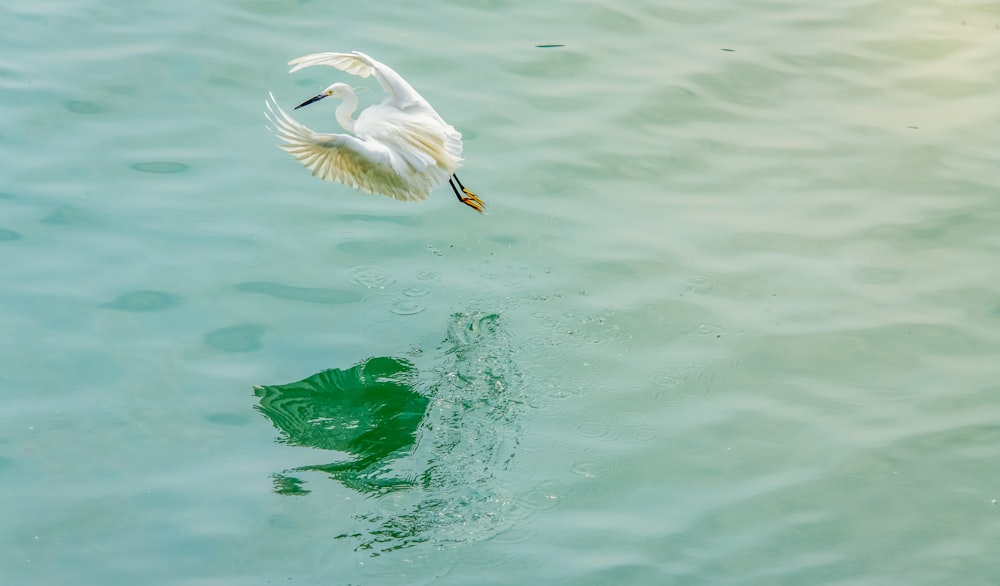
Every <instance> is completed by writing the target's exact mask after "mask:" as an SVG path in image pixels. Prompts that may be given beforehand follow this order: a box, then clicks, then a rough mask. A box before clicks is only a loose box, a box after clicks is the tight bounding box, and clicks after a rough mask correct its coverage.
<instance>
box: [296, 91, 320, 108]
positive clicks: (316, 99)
mask: <svg viewBox="0 0 1000 586" xmlns="http://www.w3.org/2000/svg"><path fill="white" fill-rule="evenodd" d="M325 97H326V94H320V95H318V96H313V97H311V98H309V99H308V100H306V101H304V102H302V103H301V104H299V105H298V106H295V108H293V110H298V109H299V108H302V107H303V106H308V105H309V104H313V103H315V102H318V101H320V100H322V99H323V98H325Z"/></svg>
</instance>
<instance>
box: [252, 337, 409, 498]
mask: <svg viewBox="0 0 1000 586" xmlns="http://www.w3.org/2000/svg"><path fill="white" fill-rule="evenodd" d="M414 372H415V370H414V368H413V365H412V364H410V363H409V362H408V361H406V360H403V359H398V358H389V357H378V358H369V359H368V360H365V361H363V362H361V363H360V364H358V365H356V366H354V367H353V368H349V369H347V370H340V369H337V368H332V369H330V370H324V371H322V372H318V373H316V374H314V375H312V376H310V377H308V378H306V379H304V380H301V381H299V382H295V383H291V384H287V385H273V386H259V387H257V388H256V389H254V394H256V395H257V396H258V397H260V404H259V405H257V407H256V408H257V410H258V411H260V412H261V413H263V414H264V415H265V416H266V417H267V418H268V419H270V420H271V423H273V424H274V426H275V427H276V428H277V429H278V430H279V431H280V432H281V434H282V435H281V439H280V441H282V442H284V443H287V444H290V445H295V446H304V447H310V448H318V449H321V450H334V451H338V452H345V453H346V454H348V455H349V456H350V459H349V460H347V461H343V462H336V463H331V464H319V465H312V466H301V467H299V468H295V469H293V471H307V470H317V471H322V472H326V473H327V474H329V475H330V476H331V477H333V478H336V479H337V480H339V481H340V482H342V483H343V484H344V485H345V486H347V487H349V488H353V489H355V490H358V491H360V492H366V493H383V492H387V491H389V490H394V489H396V488H405V487H409V486H411V485H412V484H413V480H412V479H409V478H391V477H388V478H387V477H384V476H383V474H382V472H383V471H384V469H385V467H386V465H387V464H388V463H389V462H390V461H391V460H392V459H394V458H396V457H398V456H400V455H403V454H405V453H407V452H408V451H409V450H410V449H411V448H412V446H413V443H414V442H415V441H416V431H417V427H418V426H419V425H420V421H421V419H422V418H423V415H424V411H425V410H426V408H427V402H428V401H427V398H426V397H424V396H422V395H420V394H419V393H417V392H416V391H415V390H413V388H412V387H411V384H412V383H411V381H412V379H413V374H414ZM288 472H289V471H286V472H285V473H283V474H279V475H276V477H275V490H276V491H277V492H279V493H281V494H305V493H308V492H309V491H308V490H305V489H304V488H302V481H301V480H299V479H297V478H294V477H291V476H289V475H288Z"/></svg>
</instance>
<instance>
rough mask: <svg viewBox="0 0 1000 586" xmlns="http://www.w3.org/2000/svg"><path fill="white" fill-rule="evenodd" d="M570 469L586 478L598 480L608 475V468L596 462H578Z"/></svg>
mask: <svg viewBox="0 0 1000 586" xmlns="http://www.w3.org/2000/svg"><path fill="white" fill-rule="evenodd" d="M570 469H571V470H572V471H573V472H574V473H576V474H578V475H580V476H583V477H584V478H598V477H600V476H604V475H605V474H607V473H608V466H607V465H606V464H603V463H601V462H598V461H596V460H578V461H576V462H573V465H572V466H570Z"/></svg>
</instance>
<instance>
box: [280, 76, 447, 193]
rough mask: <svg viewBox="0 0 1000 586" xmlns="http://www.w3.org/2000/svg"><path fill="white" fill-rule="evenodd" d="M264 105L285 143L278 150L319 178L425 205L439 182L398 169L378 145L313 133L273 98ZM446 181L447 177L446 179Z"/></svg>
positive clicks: (407, 167)
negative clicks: (285, 152)
mask: <svg viewBox="0 0 1000 586" xmlns="http://www.w3.org/2000/svg"><path fill="white" fill-rule="evenodd" d="M265 105H266V106H267V112H266V114H267V118H268V120H269V121H270V122H271V124H273V125H274V128H273V130H274V132H275V134H276V135H277V136H278V138H280V139H281V140H282V141H284V144H281V145H278V146H280V147H281V148H282V149H284V150H286V151H288V152H289V153H291V154H292V156H294V157H295V158H296V159H297V160H298V161H299V162H300V163H302V164H303V165H304V166H305V167H306V168H307V169H309V170H310V171H312V174H313V175H314V176H316V177H319V178H321V179H325V180H327V181H336V182H338V183H343V184H345V185H349V186H351V187H354V188H355V189H360V190H361V191H366V192H368V193H377V194H381V195H386V196H389V197H391V198H394V199H398V200H401V201H423V200H425V199H427V195H428V194H429V193H430V190H431V188H432V187H434V186H436V185H437V182H436V181H434V180H435V179H439V175H440V174H439V173H435V174H433V175H435V176H434V177H432V176H431V174H427V173H426V172H424V173H420V172H418V171H417V170H416V169H414V168H412V167H410V166H409V165H405V164H404V165H402V168H399V167H400V166H401V165H400V164H399V163H398V162H397V161H395V160H394V157H393V156H392V153H391V152H390V151H389V149H387V148H386V147H385V146H384V145H381V144H379V143H378V142H376V141H365V140H360V139H358V138H355V137H353V136H350V135H347V134H324V133H318V132H313V131H312V130H310V129H309V128H307V127H306V126H305V125H303V124H302V123H300V122H299V121H297V120H295V118H292V116H290V115H289V114H288V113H287V112H285V111H284V110H283V109H282V108H281V106H279V105H278V104H277V101H276V100H275V99H274V96H273V95H271V101H270V102H265ZM394 163H395V164H394ZM447 178H448V175H445V176H444V179H447Z"/></svg>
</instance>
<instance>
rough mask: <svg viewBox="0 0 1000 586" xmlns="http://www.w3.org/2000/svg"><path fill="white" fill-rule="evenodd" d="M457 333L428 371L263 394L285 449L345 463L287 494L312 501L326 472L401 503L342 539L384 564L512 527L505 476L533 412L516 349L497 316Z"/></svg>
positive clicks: (341, 379) (370, 372)
mask: <svg viewBox="0 0 1000 586" xmlns="http://www.w3.org/2000/svg"><path fill="white" fill-rule="evenodd" d="M446 332H447V333H446V335H445V336H444V341H443V343H442V345H441V346H439V347H437V348H435V349H433V350H434V351H433V352H431V351H430V350H432V349H427V350H428V351H427V352H422V353H421V364H424V361H425V360H428V361H429V363H428V364H426V365H424V367H423V368H422V369H421V370H420V371H419V372H418V369H417V367H416V366H415V365H414V364H412V363H411V362H410V361H409V360H406V359H402V358H393V357H375V358H369V359H367V360H364V361H362V362H361V363H359V364H357V365H354V366H352V367H350V368H347V369H338V368H333V369H329V370H324V371H322V372H318V373H316V374H314V375H312V376H310V377H308V378H306V379H304V380H301V381H298V382H294V383H289V384H284V385H272V386H259V387H256V388H255V391H254V392H255V394H256V396H257V397H259V399H260V401H259V404H258V405H257V406H256V409H257V410H258V411H259V412H260V413H262V414H263V415H264V416H266V417H267V418H268V419H269V420H270V421H271V422H272V423H273V425H274V426H275V428H277V429H278V431H279V438H278V440H277V441H279V442H282V443H285V444H288V445H291V446H302V447H309V448H315V449H322V450H330V451H331V452H338V456H339V457H338V458H336V459H335V460H334V461H333V462H331V463H324V464H313V465H308V466H299V467H295V468H291V469H288V470H285V471H283V472H281V473H278V474H275V475H274V479H275V491H276V492H278V493H279V494H285V495H304V494H308V493H309V490H308V489H307V488H306V486H307V485H306V482H305V480H304V477H305V476H306V475H308V474H309V473H310V472H321V473H325V474H326V475H328V476H329V477H330V478H333V479H335V480H337V481H339V482H340V483H341V484H343V485H344V486H345V487H348V488H350V489H353V490H356V491H358V492H361V493H364V494H366V495H368V496H374V497H379V496H384V495H386V494H388V493H394V497H393V499H392V506H391V507H388V508H389V509H391V510H386V507H382V506H380V505H379V502H378V501H379V500H380V499H374V500H372V501H370V502H371V504H372V508H371V510H370V511H368V512H363V513H360V514H359V515H358V516H356V517H355V521H359V522H360V524H361V525H360V526H355V527H342V528H339V529H338V531H343V533H341V534H340V535H337V537H340V538H352V539H358V540H359V544H358V546H357V547H358V549H361V550H367V551H370V552H371V554H372V555H378V554H379V553H382V552H386V551H391V550H394V549H399V548H403V547H408V546H412V545H415V544H417V543H424V542H428V541H431V542H435V541H436V542H445V541H449V542H455V541H468V540H473V539H480V538H485V537H488V536H489V535H493V534H495V533H496V532H497V531H500V530H502V529H503V528H504V527H506V526H507V522H509V520H510V515H508V513H509V510H508V509H509V506H510V502H511V499H509V498H508V497H507V496H505V495H504V494H501V492H500V490H499V488H498V487H497V483H496V482H495V475H496V473H497V472H498V471H500V470H502V469H504V468H505V467H506V466H508V465H509V464H510V462H511V460H512V458H513V456H514V448H515V447H516V445H517V441H518V437H519V423H520V414H521V413H522V409H523V406H524V404H525V402H524V398H525V392H524V385H523V380H522V376H521V373H520V372H519V370H518V369H517V368H516V366H515V360H514V346H513V344H512V343H511V339H510V335H509V333H508V332H507V329H506V327H505V325H504V321H503V319H502V318H501V316H500V315H498V314H495V313H484V312H476V311H470V312H464V313H458V314H454V315H453V316H452V317H451V320H450V321H449V323H448V325H447V328H446ZM407 489H413V490H407Z"/></svg>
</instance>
